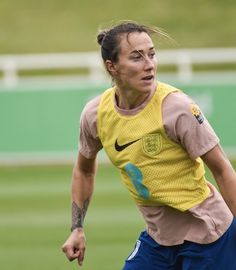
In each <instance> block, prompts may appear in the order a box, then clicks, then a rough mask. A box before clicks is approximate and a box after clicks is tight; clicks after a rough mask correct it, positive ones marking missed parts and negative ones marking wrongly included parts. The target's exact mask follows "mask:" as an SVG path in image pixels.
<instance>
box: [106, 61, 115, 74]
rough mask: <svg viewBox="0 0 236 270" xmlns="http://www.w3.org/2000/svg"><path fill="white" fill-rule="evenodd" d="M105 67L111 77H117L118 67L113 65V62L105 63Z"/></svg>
mask: <svg viewBox="0 0 236 270" xmlns="http://www.w3.org/2000/svg"><path fill="white" fill-rule="evenodd" d="M105 66H106V69H107V71H108V72H109V73H110V74H111V76H115V75H116V74H117V70H116V66H115V64H113V63H112V61H111V60H106V61H105Z"/></svg>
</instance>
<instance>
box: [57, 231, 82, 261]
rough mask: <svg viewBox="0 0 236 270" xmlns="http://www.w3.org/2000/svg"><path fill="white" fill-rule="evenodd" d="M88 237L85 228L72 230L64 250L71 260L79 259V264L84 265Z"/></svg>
mask: <svg viewBox="0 0 236 270" xmlns="http://www.w3.org/2000/svg"><path fill="white" fill-rule="evenodd" d="M85 246H86V239H85V234H84V230H83V228H78V229H75V230H73V231H72V233H71V235H70V236H69V237H68V239H67V240H66V242H65V243H64V245H63V246H62V251H63V252H64V253H65V255H66V257H67V258H68V260H69V261H74V260H75V259H77V260H78V264H79V265H82V264H83V260H84V253H85Z"/></svg>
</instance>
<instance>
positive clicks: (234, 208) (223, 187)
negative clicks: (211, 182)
mask: <svg viewBox="0 0 236 270" xmlns="http://www.w3.org/2000/svg"><path fill="white" fill-rule="evenodd" d="M215 180H216V182H217V185H218V187H219V190H220V193H221V195H222V197H223V198H224V200H225V202H226V204H227V205H228V207H229V209H230V210H231V212H232V214H233V215H234V216H235V217H236V173H235V171H234V170H233V168H230V167H228V169H227V170H225V171H224V172H223V173H222V174H221V175H217V176H215Z"/></svg>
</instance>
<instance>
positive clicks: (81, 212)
mask: <svg viewBox="0 0 236 270" xmlns="http://www.w3.org/2000/svg"><path fill="white" fill-rule="evenodd" d="M89 201H90V200H89V199H87V200H85V201H84V204H83V208H82V209H81V208H79V206H78V205H77V204H76V203H75V202H74V201H73V202H72V226H71V231H73V230H74V229H76V228H83V223H84V218H85V215H86V212H87V209H88V205H89Z"/></svg>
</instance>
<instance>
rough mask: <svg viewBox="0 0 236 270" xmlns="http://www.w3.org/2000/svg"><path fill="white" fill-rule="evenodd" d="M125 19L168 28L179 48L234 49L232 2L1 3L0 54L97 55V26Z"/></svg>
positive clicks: (8, 0)
mask: <svg viewBox="0 0 236 270" xmlns="http://www.w3.org/2000/svg"><path fill="white" fill-rule="evenodd" d="M100 10H101V11H105V12H99V11H100ZM124 19H129V20H136V21H138V22H140V23H148V24H152V25H156V26H159V27H162V28H164V29H165V30H166V31H167V32H168V33H169V34H170V35H171V36H172V37H173V38H174V39H175V40H176V41H177V43H178V44H179V45H178V46H177V47H181V48H183V47H230V46H231V47H232V46H235V44H236V35H235V25H236V2H235V1H230V0H228V1H223V0H204V1H189V0H180V1H175V0H148V1H146V2H145V3H143V2H139V1H135V0H129V1H126V0H119V1H117V0H103V1H96V0H93V1H91V0H79V1H77V0H67V1H65V0H50V1H48V0H41V1H36V0H21V1H18V0H1V1H0V41H1V42H0V54H6V53H13V54H14V53H40V52H70V51H91V50H97V49H98V45H97V44H96V38H95V37H96V33H97V30H98V28H99V26H102V27H104V26H107V25H109V24H111V23H112V22H116V21H119V20H124ZM163 46H164V47H166V46H169V47H172V46H173V44H172V45H171V44H163Z"/></svg>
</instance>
